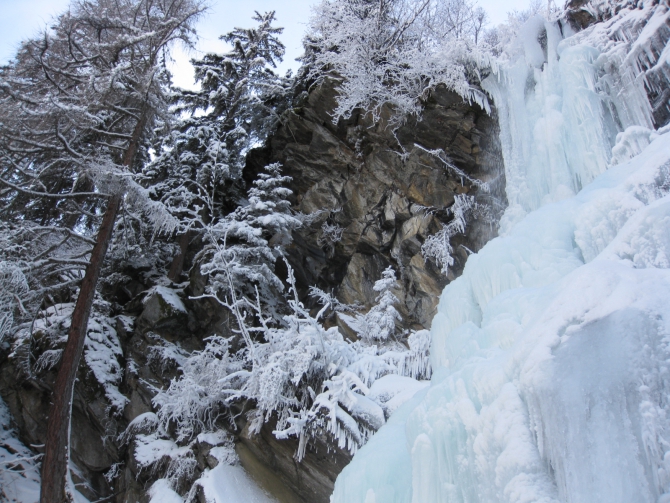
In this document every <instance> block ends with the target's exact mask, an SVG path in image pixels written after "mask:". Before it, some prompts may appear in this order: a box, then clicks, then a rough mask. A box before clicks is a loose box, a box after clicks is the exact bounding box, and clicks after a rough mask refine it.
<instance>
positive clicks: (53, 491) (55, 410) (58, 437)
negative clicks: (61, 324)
mask: <svg viewBox="0 0 670 503" xmlns="http://www.w3.org/2000/svg"><path fill="white" fill-rule="evenodd" d="M120 203H121V196H118V195H115V196H113V197H111V198H110V199H109V202H108V203H107V210H106V211H105V215H104V217H103V219H102V224H101V225H100V229H99V230H98V236H97V238H96V242H95V246H94V247H93V251H92V252H91V261H90V262H89V264H88V266H87V267H86V274H85V275H84V280H83V281H82V283H81V289H80V291H79V297H78V298H77V304H76V305H75V308H74V312H73V313H72V322H71V324H70V331H69V332H68V337H67V344H66V346H65V351H64V352H63V358H62V360H61V364H60V369H59V370H58V376H57V377H56V384H55V385H54V389H53V404H52V406H51V411H50V413H49V422H48V423H47V439H46V451H45V454H44V460H43V461H42V487H41V492H40V501H41V503H62V502H63V501H66V500H67V498H66V495H65V483H66V476H67V469H68V459H69V452H68V451H69V443H70V441H69V440H70V431H69V430H70V417H71V415H72V394H73V391H74V382H75V379H76V377H77V369H78V368H79V360H80V359H81V354H82V352H83V351H84V341H85V340H86V329H87V327H88V318H89V315H90V314H91V305H92V304H93V297H94V296H95V287H96V285H97V283H98V277H99V276H100V269H101V267H102V262H103V260H104V259H105V254H106V253H107V247H108V246H109V242H110V240H111V237H112V231H113V230H114V221H115V220H116V215H117V213H118V212H119V206H120Z"/></svg>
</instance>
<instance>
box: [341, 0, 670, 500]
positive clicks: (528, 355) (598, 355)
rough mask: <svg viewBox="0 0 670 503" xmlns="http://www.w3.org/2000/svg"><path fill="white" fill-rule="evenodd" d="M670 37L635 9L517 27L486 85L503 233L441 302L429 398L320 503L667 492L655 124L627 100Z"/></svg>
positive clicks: (660, 169) (665, 224) (666, 338)
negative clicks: (579, 27)
mask: <svg viewBox="0 0 670 503" xmlns="http://www.w3.org/2000/svg"><path fill="white" fill-rule="evenodd" d="M668 23H669V17H668V8H667V7H665V6H663V5H653V4H652V3H651V2H649V3H641V6H640V8H638V9H634V10H633V9H622V10H621V11H619V13H618V14H617V15H615V16H614V17H612V18H611V19H610V20H609V21H607V22H603V23H599V24H596V25H593V26H591V27H590V28H588V29H587V30H584V31H582V32H579V33H577V34H574V33H572V32H571V31H570V29H569V28H567V27H566V26H562V27H561V26H559V25H555V24H550V23H545V22H544V21H542V20H539V19H534V20H531V21H530V22H529V24H528V25H526V27H525V29H524V33H522V40H521V41H520V43H519V46H518V49H517V53H516V54H515V55H514V57H512V58H510V61H509V62H507V63H503V64H502V65H501V68H500V69H499V71H498V73H497V75H495V76H493V77H491V78H490V79H489V80H488V81H487V82H485V86H486V87H487V89H488V90H489V92H490V93H491V94H492V95H493V96H494V100H495V103H496V106H497V107H498V110H499V114H500V126H501V141H502V145H503V153H504V158H505V170H506V178H507V196H508V200H509V202H510V207H509V209H508V211H507V213H506V214H505V216H504V217H503V232H502V235H501V236H500V237H498V238H496V239H494V240H492V241H491V242H489V243H488V244H487V245H486V246H485V247H484V248H483V249H482V250H481V251H480V252H479V253H477V254H476V255H472V256H471V257H470V258H469V260H468V262H467V264H466V266H465V270H464V272H463V275H462V276H461V277H460V278H458V279H457V280H455V281H454V282H452V283H451V284H450V285H448V286H447V287H446V288H445V290H444V292H443V294H442V297H441V300H440V304H439V306H438V314H437V315H436V316H435V318H434V320H433V325H432V336H433V346H432V357H433V367H434V369H436V370H435V374H434V377H433V379H432V383H431V386H430V388H428V389H427V390H425V391H422V392H420V393H419V394H417V395H416V396H415V397H414V398H413V399H412V400H411V401H410V402H408V403H406V404H405V405H404V406H402V407H401V408H400V409H398V411H397V412H396V413H395V414H394V416H392V417H391V419H390V420H389V422H388V423H387V425H386V426H384V427H383V428H382V429H381V430H380V431H379V432H378V433H377V434H376V435H375V436H374V437H373V438H372V439H371V441H370V442H369V443H368V444H367V445H366V446H364V447H363V448H362V449H361V450H360V451H359V452H358V453H357V454H356V455H355V456H354V459H353V461H352V463H351V464H350V465H349V466H348V467H347V468H346V469H345V470H344V471H343V472H342V474H341V475H340V477H339V478H338V480H337V482H336V485H335V492H334V494H333V496H332V499H331V501H332V502H334V503H344V502H346V503H359V502H360V503H375V502H376V503H380V502H384V503H394V502H397V503H400V502H402V503H409V502H412V503H433V502H435V503H437V502H439V503H442V502H444V503H446V502H469V503H472V502H481V503H484V502H486V503H491V502H531V501H532V502H547V503H548V502H559V501H560V502H570V503H576V502H579V503H582V502H583V503H587V502H588V503H596V502H603V503H604V502H608V503H619V502H620V503H624V502H645V503H646V502H649V503H652V502H657V501H667V500H668V498H670V494H669V493H670V450H669V446H670V442H669V441H670V414H669V413H670V410H669V409H670V404H669V403H668V400H667V394H668V390H669V389H670V373H669V371H670V347H669V342H670V310H669V308H668V299H669V298H670V269H669V266H670V261H669V257H670V255H669V253H670V128H669V127H661V128H659V129H657V130H654V126H655V124H654V119H653V118H654V117H655V114H654V108H653V107H652V105H651V104H650V102H649V96H650V95H651V96H652V97H653V92H651V91H649V87H648V88H647V89H646V90H645V88H644V82H645V80H647V79H649V78H650V73H649V72H650V70H653V69H656V70H654V71H655V72H656V73H655V75H659V74H660V73H662V72H665V74H666V75H667V74H668V67H667V63H662V62H661V61H660V59H658V56H659V55H661V54H664V53H665V52H666V49H667V38H668V37H667V33H668V30H667V26H668ZM561 28H562V29H563V34H561ZM545 32H546V37H544V36H543V35H544V33H545ZM538 39H539V40H540V41H542V40H545V41H546V43H544V44H543V43H541V42H538ZM659 45H662V46H663V47H661V49H660V50H658V46H659ZM650 47H656V48H655V49H654V50H646V49H645V48H650ZM641 55H642V56H641ZM658 65H661V67H659V66H658ZM663 65H665V66H663ZM659 68H662V72H659V71H658V70H659ZM665 86H668V83H667V80H666V83H665ZM648 91H649V93H648ZM618 133H622V134H619V135H618ZM613 152H614V156H613V155H612V153H613Z"/></svg>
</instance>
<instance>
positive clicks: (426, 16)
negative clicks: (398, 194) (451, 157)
mask: <svg viewBox="0 0 670 503" xmlns="http://www.w3.org/2000/svg"><path fill="white" fill-rule="evenodd" d="M484 23H485V16H484V15H483V14H482V11H481V10H477V9H475V7H474V4H473V3H471V2H469V1H467V0H450V1H448V2H437V1H435V0H390V1H383V2H369V1H366V0H323V1H322V2H321V3H319V4H317V6H316V7H315V8H314V12H313V16H312V18H311V19H310V22H309V26H308V34H307V37H306V46H307V55H306V57H305V59H306V62H307V63H308V64H309V68H310V77H312V78H317V79H320V78H324V77H325V76H328V77H330V78H333V79H335V80H336V82H337V84H338V90H339V96H338V102H337V107H336V108H335V110H334V111H333V114H332V115H333V121H334V122H337V120H339V119H340V118H348V117H350V116H351V114H352V113H353V112H354V110H355V109H357V108H362V109H363V110H365V111H367V112H371V113H372V115H373V117H374V119H375V121H378V120H379V119H380V117H381V115H380V114H381V108H382V106H383V105H386V104H388V105H391V106H392V107H393V108H394V109H395V111H396V113H397V115H396V116H395V119H393V120H395V121H398V122H400V121H402V120H404V118H405V117H407V116H408V115H411V114H415V115H418V114H419V113H420V111H421V105H420V101H421V100H422V99H424V98H425V97H426V96H427V94H428V92H429V91H430V90H431V89H433V88H434V87H436V86H438V85H440V84H442V85H445V86H446V87H447V88H449V89H451V90H454V91H456V92H457V93H458V94H460V95H461V96H462V97H463V98H464V99H466V100H468V101H475V102H477V103H479V104H480V105H481V106H482V107H483V108H488V102H487V100H486V97H485V96H484V94H483V93H481V92H480V91H479V90H477V89H476V88H474V87H473V86H471V85H470V82H469V81H468V74H469V73H470V72H473V71H474V70H475V68H476V67H477V65H479V64H481V63H483V62H484V61H485V60H487V58H488V56H487V52H486V51H485V50H483V49H482V48H481V47H480V46H479V45H478V42H479V41H480V38H481V37H480V34H481V30H482V27H483V24H484Z"/></svg>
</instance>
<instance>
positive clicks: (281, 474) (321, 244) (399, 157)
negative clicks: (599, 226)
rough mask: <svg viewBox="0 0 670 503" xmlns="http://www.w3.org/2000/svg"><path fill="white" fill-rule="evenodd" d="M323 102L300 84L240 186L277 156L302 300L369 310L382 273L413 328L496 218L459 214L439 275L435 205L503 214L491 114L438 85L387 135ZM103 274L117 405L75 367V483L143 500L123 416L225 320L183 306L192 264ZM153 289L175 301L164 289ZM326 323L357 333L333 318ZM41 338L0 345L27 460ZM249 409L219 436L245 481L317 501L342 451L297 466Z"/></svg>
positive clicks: (39, 382)
mask: <svg viewBox="0 0 670 503" xmlns="http://www.w3.org/2000/svg"><path fill="white" fill-rule="evenodd" d="M336 96H337V93H336V91H335V89H334V87H333V83H332V82H329V81H326V82H325V83H324V84H323V85H321V86H317V87H314V88H312V89H309V90H306V89H305V90H302V89H299V91H298V96H297V97H296V99H295V100H294V106H293V108H292V109H291V110H290V111H288V112H287V113H286V114H285V115H284V116H283V118H282V123H281V125H280V126H279V128H278V130H277V131H276V133H275V134H274V135H273V136H272V137H271V138H270V139H269V140H268V141H267V143H266V145H265V146H263V147H262V148H259V149H256V150H254V151H252V152H251V153H250V154H249V156H248V165H247V168H246V170H245V174H244V175H245V178H246V179H247V180H252V179H253V178H254V176H255V174H256V173H258V172H259V171H260V169H262V167H263V166H264V165H266V164H267V163H269V162H281V163H282V164H283V166H284V170H285V173H286V174H288V175H290V176H291V177H292V178H293V181H292V185H291V186H290V188H291V189H292V190H293V193H294V195H293V197H294V201H293V203H294V208H295V209H296V210H297V211H300V212H301V213H302V214H303V215H304V222H305V223H304V226H303V227H302V228H301V229H300V230H299V231H297V232H295V234H294V240H293V244H292V245H291V246H290V248H289V249H288V252H287V257H288V260H289V262H290V263H291V265H292V266H293V267H294V269H295V271H296V276H297V281H298V286H299V288H300V291H301V294H302V295H303V297H305V299H306V301H308V298H307V290H308V288H309V286H312V285H316V286H319V287H320V288H322V289H324V290H327V291H332V292H334V293H335V294H336V295H337V296H338V297H339V299H340V300H341V301H343V302H346V303H349V304H359V305H360V306H361V307H362V308H369V307H370V306H371V305H372V303H373V302H374V298H375V292H374V291H373V290H372V286H373V284H374V282H375V281H376V280H377V279H379V278H380V276H381V272H382V271H383V270H384V269H385V268H386V267H387V266H388V265H391V266H393V267H394V269H395V270H396V271H397V272H398V277H399V280H398V282H397V285H396V295H397V296H398V298H399V299H400V305H399V306H398V309H399V311H400V312H401V314H402V316H403V321H402V327H401V328H406V329H420V328H427V327H429V326H430V321H431V319H432V316H433V314H434V311H435V307H436V305H437V301H438V296H439V294H440V292H441V291H442V289H443V287H444V286H445V285H446V284H447V282H448V281H449V280H451V279H453V278H454V277H455V276H458V274H459V273H460V271H461V270H462V268H463V266H464V264H465V261H466V259H467V255H468V253H470V252H471V251H476V250H478V249H479V248H480V247H481V246H482V245H483V244H484V243H485V242H486V241H487V240H488V239H490V237H491V236H492V235H493V234H494V233H495V224H494V223H491V222H490V221H483V220H472V221H471V222H470V224H469V226H468V228H467V230H466V233H465V234H464V235H460V236H456V237H455V238H454V242H453V243H452V244H453V245H454V250H455V264H454V265H453V267H451V268H450V271H449V273H448V275H446V276H445V275H443V274H442V273H441V272H440V270H439V268H438V267H436V266H435V264H433V263H432V262H430V261H426V260H425V259H424V258H423V257H422V255H421V246H422V243H423V242H424V240H425V239H426V237H427V236H429V235H431V234H433V233H435V232H436V231H438V230H439V229H440V228H441V224H442V223H444V222H448V221H449V220H450V219H451V218H452V216H451V215H450V213H449V211H448V209H449V207H450V206H451V205H452V204H453V202H454V197H455V196H456V195H457V194H464V193H468V194H474V195H475V196H476V197H477V200H478V201H479V202H480V203H482V204H485V205H486V206H487V207H488V208H490V209H491V214H493V215H495V214H496V213H497V212H498V210H499V209H500V208H502V207H503V206H504V204H505V203H504V199H503V197H502V196H501V195H500V194H502V190H501V189H502V187H504V180H503V176H504V175H503V169H502V160H501V156H500V146H499V144H498V134H497V126H496V120H495V113H494V114H493V115H488V114H486V113H485V112H484V111H483V110H481V109H480V108H479V107H477V106H476V105H472V104H468V103H463V101H462V99H461V98H460V97H458V96H457V95H456V94H454V93H452V92H449V91H447V90H445V89H437V90H435V91H434V92H432V93H431V94H430V95H429V96H428V97H427V99H426V102H425V110H424V113H423V116H422V117H421V119H417V118H408V119H407V121H406V122H405V123H404V125H402V126H401V127H400V128H398V129H397V130H396V131H395V132H394V131H393V129H392V128H390V127H388V121H389V119H390V117H391V113H392V111H391V110H389V109H386V110H385V111H384V116H383V117H382V121H380V122H379V123H373V122H372V121H371V119H370V118H369V116H365V115H362V114H357V115H355V116H353V117H351V118H350V119H349V120H346V121H340V122H339V123H337V124H333V122H332V120H331V116H330V114H329V113H330V111H331V110H332V109H333V107H334V104H335V99H336ZM435 149H441V150H443V151H444V152H445V153H446V155H447V156H448V157H449V159H450V160H451V162H453V164H454V165H456V166H457V167H458V168H459V169H460V170H462V172H463V173H465V174H466V175H467V177H471V178H474V179H478V180H482V181H486V182H487V183H488V185H489V187H490V190H489V191H488V192H483V191H481V189H476V188H475V187H473V186H472V184H470V183H468V181H467V179H462V177H459V176H458V174H457V173H456V172H454V171H453V170H449V169H446V168H445V165H444V163H443V162H442V161H440V159H439V158H438V157H436V156H435V155H433V154H431V153H429V152H428V151H431V150H435ZM193 245H194V246H197V243H193ZM195 251H197V250H193V249H192V250H191V252H195ZM187 265H188V264H187ZM280 266H281V265H280ZM109 271H110V274H109V275H108V276H107V278H106V279H105V281H103V283H102V288H101V298H100V299H99V301H96V302H97V304H96V306H97V307H96V308H95V309H97V310H98V311H97V312H100V313H102V314H104V315H105V316H106V317H107V318H106V319H113V320H115V323H116V326H114V327H111V328H109V329H108V330H107V332H108V333H110V334H112V333H113V332H114V334H113V337H112V336H111V335H110V337H109V340H110V341H112V343H108V345H110V344H111V345H110V346H109V347H108V348H107V349H108V350H109V351H108V352H106V353H104V355H108V358H109V359H110V361H112V360H113V361H116V362H117V364H118V369H119V370H118V379H117V380H116V381H115V386H116V388H115V389H118V391H119V392H120V396H118V397H116V399H115V400H114V399H112V398H110V393H109V390H107V389H106V388H105V386H103V385H102V384H101V383H100V382H99V380H97V379H96V378H95V372H94V371H93V369H92V364H91V360H90V359H88V360H87V359H86V358H84V359H83V360H82V363H81V367H80V370H79V380H78V382H77V385H76V388H75V401H74V406H73V419H72V462H73V465H74V466H75V467H76V470H75V474H74V476H73V481H74V483H75V484H76V487H77V489H78V490H79V491H80V492H81V493H82V494H83V495H84V496H86V497H87V498H89V499H90V500H91V501H117V502H119V503H121V502H136V501H143V502H144V501H147V496H146V493H145V491H146V489H147V488H148V487H149V486H150V484H151V482H152V481H153V480H154V479H155V477H156V474H155V473H154V472H153V471H151V470H147V469H143V468H142V467H141V466H139V465H138V464H137V462H136V461H135V460H134V455H133V453H134V450H135V449H136V446H135V445H134V443H133V442H130V443H129V444H128V443H125V442H123V441H122V437H121V436H120V435H121V434H122V433H123V432H124V431H125V429H126V428H127V426H128V424H129V423H130V421H132V420H133V419H135V418H136V417H137V416H138V415H140V414H142V413H145V412H149V411H151V410H152V408H153V405H152V398H153V397H154V396H155V393H156V390H157V389H159V388H162V387H165V386H166V385H167V384H168V383H169V381H170V379H172V378H173V377H175V376H176V375H178V367H179V361H180V359H181V358H183V357H184V356H185V355H187V354H188V352H190V351H193V350H195V349H198V348H202V346H203V339H204V338H205V337H207V336H209V335H211V334H213V333H217V332H219V333H221V332H223V333H224V334H225V333H229V330H230V322H229V320H228V316H227V314H226V313H225V312H224V311H223V310H222V309H221V308H219V307H217V305H215V304H214V303H212V302H208V301H207V300H199V301H193V300H190V299H189V296H192V295H194V294H198V293H199V292H201V291H202V287H203V281H205V278H203V277H202V276H201V275H200V274H199V272H198V270H197V267H194V268H192V270H191V271H190V273H189V275H190V281H186V282H184V283H170V282H169V281H168V280H167V279H166V278H165V276H164V275H165V273H166V272H167V270H165V271H160V270H159V271H157V270H156V269H155V268H153V269H152V266H151V264H146V263H144V262H143V261H142V258H141V257H133V258H132V259H127V260H125V261H120V262H118V263H113V264H110V265H109ZM280 276H281V271H280ZM182 279H186V276H184V277H183V278H182ZM166 286H167V287H170V289H169V292H173V293H174V292H176V294H169V293H166V292H165V289H166V288H165V287H166ZM175 296H176V297H175ZM54 316H55V315H54ZM54 316H52V317H51V318H50V319H55V318H54ZM66 318H67V317H66V316H63V319H64V320H65V319H66ZM45 319H46V318H45ZM330 322H331V323H340V325H341V328H342V330H343V331H344V332H345V333H346V334H347V335H349V336H350V337H354V336H355V335H354V334H353V333H352V332H351V331H350V330H349V329H348V327H347V326H346V325H344V324H342V323H341V321H340V320H338V319H333V320H331V321H330ZM63 323H66V322H65V321H63ZM65 328H66V325H62V326H56V325H54V326H50V327H46V326H45V328H44V331H47V330H50V331H51V332H54V331H55V332H54V334H55V335H54V334H52V335H54V336H55V337H56V338H57V337H58V336H59V335H58V334H59V333H60V332H58V330H60V331H61V332H63V334H64V333H65V332H64V331H63V330H64V329H65ZM56 332H58V333H56ZM41 334H42V332H40V331H39V330H35V331H34V333H32V334H31V335H30V337H29V338H27V339H26V340H25V342H24V343H23V344H22V345H20V346H19V347H14V348H11V347H10V346H9V345H8V344H6V343H5V344H4V345H2V346H1V347H0V396H2V398H3V400H5V402H6V403H7V405H8V407H9V409H10V410H11V413H12V414H13V416H14V420H15V423H16V426H17V428H18V430H19V431H20V434H21V438H22V440H23V441H24V443H25V444H26V445H31V446H33V449H35V450H37V451H39V450H40V446H41V445H42V444H43V442H44V438H45V431H46V416H47V413H48V410H49V403H50V394H51V386H52V383H53V381H54V377H55V369H53V368H49V365H45V366H43V367H39V368H37V367H38V366H36V361H35V355H37V354H39V352H40V337H41V336H42V335H41ZM61 335H62V334H61ZM61 338H62V337H61ZM61 343H62V341H61ZM112 346H113V347H112ZM159 354H160V355H161V358H157V357H156V356H157V355H159ZM165 355H169V358H166V357H165ZM166 362H167V363H166ZM170 362H172V363H170ZM115 365H116V364H115ZM119 403H120V404H121V406H119ZM249 406H250V405H249V404H240V405H239V408H240V410H239V412H240V414H239V415H238V421H237V423H236V424H235V425H229V426H228V427H229V428H230V430H231V431H232V433H233V434H234V435H235V436H236V439H237V447H236V450H237V454H238V456H239V458H240V461H241V462H242V464H243V466H244V467H245V468H246V469H247V471H248V472H249V473H250V474H251V475H252V476H253V477H255V478H256V480H257V481H258V482H259V483H260V484H261V485H262V486H263V487H265V489H266V490H268V491H269V492H271V493H272V494H273V495H274V496H275V497H276V498H277V499H278V500H280V501H281V502H283V503H289V502H297V503H299V502H305V503H306V502H310V503H320V502H326V501H328V498H329V494H330V492H331V490H332V487H333V483H334V480H335V478H336V476H337V474H338V473H339V471H340V470H341V469H342V468H343V467H344V466H345V465H346V464H347V462H348V461H349V455H348V454H347V453H344V452H342V451H340V450H338V449H336V448H334V447H333V446H328V445H326V443H325V442H321V443H318V444H317V446H316V447H315V448H314V449H312V450H311V451H309V452H308V453H307V456H306V458H305V459H304V460H303V461H302V462H300V463H298V462H297V461H295V459H293V454H294V452H295V450H296V442H295V441H278V440H276V439H275V438H274V436H273V435H272V427H271V425H266V426H265V427H264V428H263V429H262V431H261V432H260V434H258V435H255V436H252V435H250V434H249V432H248V427H247V425H246V424H245V420H244V415H243V414H242V413H243V412H244V411H245V409H246V408H248V407H249ZM212 447H214V445H212V444H211V443H208V441H204V440H203V441H202V442H201V441H198V445H197V452H198V454H197V468H195V475H197V474H198V473H201V472H202V470H204V469H205V468H208V467H209V468H212V467H213V466H215V465H216V463H217V462H218V461H217V460H216V459H215V458H214V457H213V456H211V455H209V452H210V450H211V449H212ZM110 474H112V475H116V476H115V477H114V476H111V475H110ZM105 475H106V476H105Z"/></svg>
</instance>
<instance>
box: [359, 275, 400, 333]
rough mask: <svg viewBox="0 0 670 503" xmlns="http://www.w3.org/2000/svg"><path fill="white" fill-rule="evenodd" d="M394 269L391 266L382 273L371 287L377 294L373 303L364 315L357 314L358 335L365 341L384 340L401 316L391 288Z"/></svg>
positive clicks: (396, 298) (393, 331)
mask: <svg viewBox="0 0 670 503" xmlns="http://www.w3.org/2000/svg"><path fill="white" fill-rule="evenodd" d="M395 283H396V277H395V271H394V270H393V268H392V267H391V266H389V267H387V268H386V269H385V270H384V272H383V273H382V277H381V279H378V280H377V281H376V282H375V285H374V287H373V289H374V291H375V292H379V295H378V296H377V298H376V299H375V302H376V303H375V305H374V306H372V308H371V309H370V310H369V311H368V312H367V313H366V314H364V315H361V316H358V318H357V321H358V327H359V335H360V336H361V337H362V338H363V339H365V340H367V341H382V342H383V341H386V340H387V339H388V338H389V337H390V336H391V335H392V334H394V333H395V331H396V325H395V324H396V321H400V320H401V319H402V318H401V316H400V313H399V312H398V310H397V309H396V308H395V307H394V304H396V303H397V302H398V297H396V296H395V295H394V294H393V292H392V290H393V288H394V287H395Z"/></svg>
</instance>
